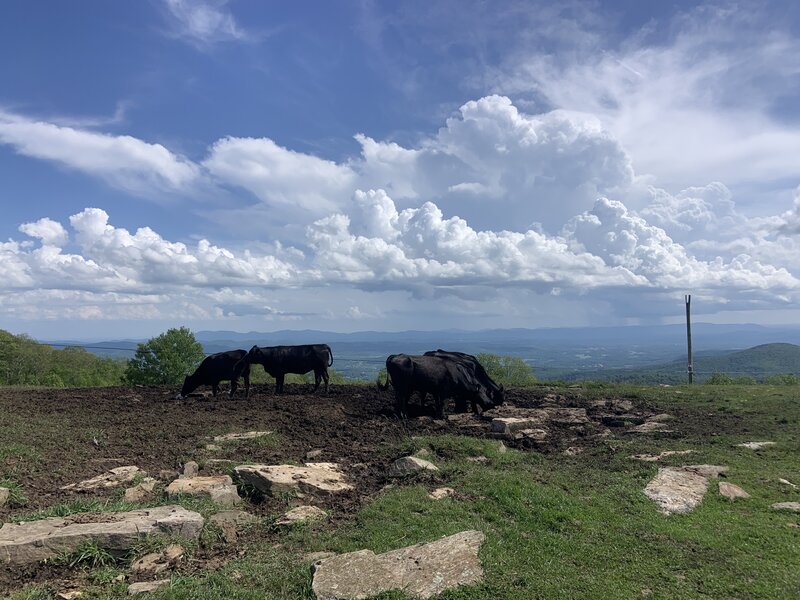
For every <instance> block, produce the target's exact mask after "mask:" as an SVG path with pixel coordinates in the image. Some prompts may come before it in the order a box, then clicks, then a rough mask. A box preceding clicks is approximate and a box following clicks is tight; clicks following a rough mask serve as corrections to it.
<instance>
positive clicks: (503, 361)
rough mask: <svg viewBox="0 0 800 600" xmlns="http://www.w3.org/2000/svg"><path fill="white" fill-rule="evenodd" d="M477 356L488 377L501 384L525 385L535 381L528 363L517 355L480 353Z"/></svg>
mask: <svg viewBox="0 0 800 600" xmlns="http://www.w3.org/2000/svg"><path fill="white" fill-rule="evenodd" d="M477 358H478V361H479V362H480V363H481V364H482V365H483V368H484V369H486V372H487V373H488V374H489V377H491V378H492V379H494V380H495V381H496V382H497V383H499V384H501V385H505V386H512V387H526V386H530V385H533V384H534V383H536V377H534V375H533V371H532V370H531V367H530V365H529V364H528V363H526V362H525V361H524V360H522V359H521V358H519V357H518V356H500V355H498V354H486V353H481V354H478V356H477Z"/></svg>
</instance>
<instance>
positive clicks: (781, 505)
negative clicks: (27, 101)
mask: <svg viewBox="0 0 800 600" xmlns="http://www.w3.org/2000/svg"><path fill="white" fill-rule="evenodd" d="M772 508H774V509H775V510H791V511H792V512H800V502H776V503H775V504H773V505H772ZM0 531H1V530H0Z"/></svg>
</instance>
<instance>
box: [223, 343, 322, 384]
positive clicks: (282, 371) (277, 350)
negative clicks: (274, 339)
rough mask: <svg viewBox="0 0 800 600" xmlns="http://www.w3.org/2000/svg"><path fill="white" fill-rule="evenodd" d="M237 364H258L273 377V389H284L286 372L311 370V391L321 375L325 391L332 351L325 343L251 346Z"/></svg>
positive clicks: (300, 373) (238, 367)
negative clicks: (312, 382) (312, 378)
mask: <svg viewBox="0 0 800 600" xmlns="http://www.w3.org/2000/svg"><path fill="white" fill-rule="evenodd" d="M239 362H240V364H239V365H237V366H236V369H237V370H238V369H240V368H243V367H242V366H241V365H243V364H245V363H246V364H247V365H248V366H249V365H251V364H254V363H255V364H259V365H262V366H263V367H264V370H265V371H266V372H267V373H269V374H270V375H271V376H272V377H274V378H275V393H276V394H280V393H282V392H283V380H284V377H285V376H286V374H287V373H296V374H298V375H305V374H306V373H308V372H309V371H314V391H315V392H316V391H317V389H318V388H319V382H320V379H323V380H324V381H325V393H326V394H327V393H328V367H330V366H331V365H332V364H333V352H332V351H331V348H330V346H328V345H327V344H306V345H302V346H253V347H252V348H250V352H248V353H247V356H245V357H244V358H243V359H242V360H241V361H239Z"/></svg>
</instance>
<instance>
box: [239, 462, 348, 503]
mask: <svg viewBox="0 0 800 600" xmlns="http://www.w3.org/2000/svg"><path fill="white" fill-rule="evenodd" d="M233 471H234V473H235V475H236V477H237V478H238V479H239V480H240V481H242V482H244V483H246V484H249V485H252V486H253V487H254V488H256V489H257V490H258V491H259V492H261V493H262V494H267V495H270V496H271V495H274V494H280V493H281V492H294V491H300V492H305V493H310V494H334V493H337V492H344V491H347V490H352V489H353V486H352V485H350V484H349V483H347V482H346V481H345V477H344V474H343V473H342V472H341V471H340V470H339V465H337V464H335V463H306V465H305V466H303V467H298V466H295V465H240V466H238V467H236V468H235V469H234V470H233Z"/></svg>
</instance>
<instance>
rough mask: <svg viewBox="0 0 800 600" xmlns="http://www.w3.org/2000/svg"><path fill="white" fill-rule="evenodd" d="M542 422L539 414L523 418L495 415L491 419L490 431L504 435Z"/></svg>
mask: <svg viewBox="0 0 800 600" xmlns="http://www.w3.org/2000/svg"><path fill="white" fill-rule="evenodd" d="M541 424H542V419H541V417H539V416H535V417H530V418H523V417H496V418H494V419H492V424H491V431H492V432H493V433H503V434H506V435H510V434H513V433H515V432H517V431H522V430H523V429H531V428H534V427H536V426H537V425H541Z"/></svg>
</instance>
